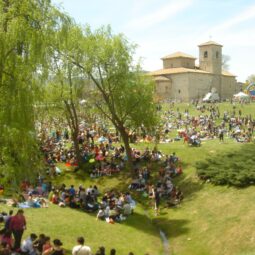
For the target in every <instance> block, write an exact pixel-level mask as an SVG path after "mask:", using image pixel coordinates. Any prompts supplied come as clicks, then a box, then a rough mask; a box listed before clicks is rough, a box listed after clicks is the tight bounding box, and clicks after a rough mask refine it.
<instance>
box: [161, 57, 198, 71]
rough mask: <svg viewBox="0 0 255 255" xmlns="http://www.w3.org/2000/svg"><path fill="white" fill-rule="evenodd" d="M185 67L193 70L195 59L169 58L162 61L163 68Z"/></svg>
mask: <svg viewBox="0 0 255 255" xmlns="http://www.w3.org/2000/svg"><path fill="white" fill-rule="evenodd" d="M178 67H185V68H190V69H194V68H195V59H192V58H170V59H163V68H164V69H167V68H178Z"/></svg>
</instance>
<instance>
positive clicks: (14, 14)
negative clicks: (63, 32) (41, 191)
mask: <svg viewBox="0 0 255 255" xmlns="http://www.w3.org/2000/svg"><path fill="white" fill-rule="evenodd" d="M65 18H66V17H65V16H64V15H62V14H61V13H60V12H59V11H58V10H57V9H56V8H54V7H53V6H52V5H51V4H50V1H49V0H22V1H20V0H1V1H0V174H1V183H2V182H4V183H5V184H9V186H8V187H9V188H10V187H13V188H14V189H16V188H17V187H18V186H19V182H20V180H23V179H29V180H31V179H33V178H34V177H35V176H36V173H37V170H38V169H39V167H40V166H39V164H40V162H41V161H40V153H39V148H38V144H37V141H36V132H35V118H34V109H35V108H34V105H35V102H37V101H38V100H39V99H40V96H39V95H40V82H41V81H42V80H43V78H45V77H46V76H47V71H46V70H47V66H48V64H49V63H50V61H48V60H49V59H50V56H49V53H51V52H53V51H52V50H50V49H51V45H50V43H51V41H52V40H53V38H54V33H55V32H56V31H57V30H59V29H60V27H61V24H62V22H63V21H64V19H65Z"/></svg>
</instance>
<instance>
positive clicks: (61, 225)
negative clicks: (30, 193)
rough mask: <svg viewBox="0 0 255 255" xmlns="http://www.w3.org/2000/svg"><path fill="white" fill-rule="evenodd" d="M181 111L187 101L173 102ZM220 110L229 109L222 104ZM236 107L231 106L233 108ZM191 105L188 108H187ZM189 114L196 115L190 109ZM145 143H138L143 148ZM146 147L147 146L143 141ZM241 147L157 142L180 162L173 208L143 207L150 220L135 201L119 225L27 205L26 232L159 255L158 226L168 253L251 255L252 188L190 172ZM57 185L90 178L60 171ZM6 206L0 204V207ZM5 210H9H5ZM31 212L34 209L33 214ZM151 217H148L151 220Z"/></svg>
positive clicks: (121, 183) (118, 181) (123, 181)
mask: <svg viewBox="0 0 255 255" xmlns="http://www.w3.org/2000/svg"><path fill="white" fill-rule="evenodd" d="M254 106H255V105H253V106H252V107H251V106H246V105H245V106H243V107H242V111H243V114H253V116H254V112H255V110H254V108H255V107H254ZM178 107H179V108H180V110H181V109H185V108H187V105H184V104H182V105H179V106H178ZM220 108H221V111H222V112H223V109H232V107H231V106H229V105H227V104H225V105H224V104H222V105H220ZM239 108H240V107H239V106H238V107H237V110H236V111H238V109H239ZM190 109H191V108H190ZM190 112H192V113H195V114H197V111H196V110H194V109H192V110H190ZM145 146H148V144H140V145H138V146H137V147H140V148H143V147H145ZM149 146H150V147H152V146H153V145H149ZM243 146H245V145H242V144H238V143H236V142H233V141H231V140H227V141H226V143H224V144H219V142H218V141H206V142H203V144H202V146H201V147H200V148H192V147H188V146H187V145H184V144H183V143H182V142H175V143H171V144H160V145H159V149H161V150H162V151H163V152H164V153H165V154H170V153H171V152H173V151H175V152H176V154H177V155H178V156H179V157H180V158H181V159H182V161H183V166H184V167H183V168H184V174H183V175H182V176H180V177H179V178H178V179H175V182H176V183H177V184H178V186H180V187H181V189H182V190H183V191H184V195H185V198H184V201H183V202H182V204H181V205H180V207H177V208H171V209H162V211H161V215H160V217H154V216H153V210H152V209H149V215H150V219H148V218H147V217H146V216H145V215H144V210H143V209H142V206H141V205H138V207H137V208H136V213H135V215H133V216H131V217H130V218H129V219H128V220H127V221H126V222H124V223H122V224H114V225H111V224H106V223H105V222H100V221H99V222H97V221H96V220H95V216H94V215H90V214H86V213H83V212H79V211H76V210H70V209H68V208H65V209H63V208H58V207H56V206H51V207H50V208H48V209H39V210H38V209H37V210H36V209H34V210H32V209H29V210H26V216H27V219H28V222H29V225H28V230H27V231H26V233H27V234H29V233H30V232H32V231H33V232H36V233H41V232H44V233H45V234H49V235H50V236H51V237H52V238H56V237H58V238H60V239H61V240H62V241H63V242H64V247H65V248H67V249H68V250H70V249H71V247H72V246H73V245H74V243H75V238H76V236H78V235H84V236H85V237H86V239H87V243H88V244H89V245H91V246H92V248H93V251H95V250H96V249H97V247H98V246H99V245H105V246H106V247H107V250H108V251H109V249H110V248H112V247H114V248H116V249H117V250H118V254H123V255H125V254H127V253H128V252H129V251H131V250H133V251H135V254H136V255H140V254H141V255H142V254H144V253H145V252H149V253H150V254H151V255H161V254H162V245H161V242H160V238H159V234H158V229H159V228H161V229H163V230H164V231H165V232H166V234H167V235H168V238H169V240H170V245H171V251H172V254H181V255H186V254H187V255H190V254H192V255H214V254H215V255H216V254H217V255H218V254H224V255H228V254H229V255H230V254H231V255H244V254H246V255H248V254H249V255H251V254H255V252H253V251H254V250H255V231H254V221H255V214H254V211H255V204H254V201H255V187H254V186H252V187H249V188H246V189H236V188H229V187H220V186H213V185H211V184H208V183H206V184H203V183H201V182H200V181H199V180H198V179H197V177H196V174H195V167H194V165H195V162H196V161H198V160H201V159H205V158H207V157H209V156H210V155H216V154H219V155H220V152H221V151H222V152H223V151H232V150H240V152H241V150H242V147H243ZM58 182H59V183H62V182H64V183H66V184H67V185H70V184H75V185H76V186H77V185H79V184H80V183H82V184H84V185H85V186H88V185H89V184H91V180H90V179H89V178H88V177H87V176H86V175H85V174H84V173H78V174H73V173H72V172H68V173H66V175H65V176H63V177H60V178H58ZM94 182H95V184H97V185H98V186H99V188H100V190H101V191H104V190H107V189H110V188H112V187H115V188H121V189H122V190H125V187H126V186H127V185H128V183H129V178H128V176H127V175H126V174H125V173H122V174H121V175H118V176H116V177H110V178H109V177H107V178H101V179H97V180H95V181H94ZM3 209H6V207H4V206H3V205H2V204H0V211H2V210H3ZM8 209H9V208H8ZM35 212H36V213H35ZM151 219H152V220H151Z"/></svg>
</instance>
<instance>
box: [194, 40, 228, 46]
mask: <svg viewBox="0 0 255 255" xmlns="http://www.w3.org/2000/svg"><path fill="white" fill-rule="evenodd" d="M207 45H217V46H221V47H222V46H223V45H221V44H219V43H216V42H214V41H208V42H205V43H201V44H199V45H198V47H200V46H207Z"/></svg>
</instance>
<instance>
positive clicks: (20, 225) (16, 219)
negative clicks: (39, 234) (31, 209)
mask: <svg viewBox="0 0 255 255" xmlns="http://www.w3.org/2000/svg"><path fill="white" fill-rule="evenodd" d="M9 228H10V230H11V231H12V233H13V236H14V240H15V241H14V247H13V249H14V250H18V249H19V248H20V243H21V239H22V235H23V232H24V230H25V229H26V218H25V216H24V211H23V210H22V209H20V210H18V212H17V214H16V215H15V216H13V217H12V218H11V222H10V226H9Z"/></svg>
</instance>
